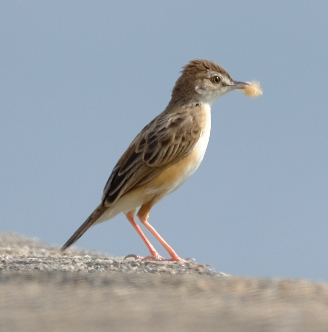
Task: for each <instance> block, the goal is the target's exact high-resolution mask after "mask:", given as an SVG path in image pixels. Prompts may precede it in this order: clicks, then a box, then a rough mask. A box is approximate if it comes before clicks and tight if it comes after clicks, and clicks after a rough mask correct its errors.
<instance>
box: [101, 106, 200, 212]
mask: <svg viewBox="0 0 328 332" xmlns="http://www.w3.org/2000/svg"><path fill="white" fill-rule="evenodd" d="M202 113H203V112H202V109H201V107H200V106H195V107H193V108H192V109H190V107H181V108H180V109H179V110H178V111H175V112H174V113H173V114H172V113H170V112H167V111H164V112H163V113H161V114H160V115H158V116H157V117H156V118H155V119H154V120H153V121H152V122H150V123H149V124H148V125H147V126H146V127H145V128H144V129H143V130H142V131H141V132H140V133H139V135H137V137H136V138H135V139H134V140H133V141H132V143H131V144H130V146H129V148H128V149H127V151H126V152H125V153H124V154H123V156H122V157H121V158H120V160H119V161H118V163H117V164H116V166H115V167H114V169H113V171H112V174H111V175H110V177H109V179H108V181H107V183H106V186H105V188H104V194H103V198H102V199H103V202H104V205H105V206H107V207H108V206H110V205H112V204H114V203H115V202H116V201H117V200H118V199H119V198H120V197H121V196H123V195H124V194H125V193H127V192H128V191H129V190H131V189H133V188H136V187H138V186H140V185H142V184H145V183H147V182H149V181H151V180H152V179H153V178H154V177H155V176H156V175H157V174H159V173H161V172H162V171H163V170H164V169H165V168H166V167H168V166H170V165H172V164H174V163H176V162H178V161H179V160H181V159H182V158H184V157H186V156H187V155H188V154H189V153H190V152H191V151H192V150H193V148H194V146H195V145H196V143H197V141H198V140H199V138H200V136H201V132H202V117H204V115H203V114H202Z"/></svg>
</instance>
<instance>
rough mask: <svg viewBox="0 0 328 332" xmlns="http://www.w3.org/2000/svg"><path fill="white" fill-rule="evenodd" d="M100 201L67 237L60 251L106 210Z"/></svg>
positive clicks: (75, 239) (74, 240)
mask: <svg viewBox="0 0 328 332" xmlns="http://www.w3.org/2000/svg"><path fill="white" fill-rule="evenodd" d="M107 209H108V208H107V207H105V206H104V205H103V204H102V203H101V204H100V205H99V206H98V207H97V208H96V209H95V210H94V211H93V212H92V213H91V215H90V216H89V218H88V219H87V220H86V221H85V222H84V223H83V224H82V225H81V226H80V227H79V228H78V229H77V231H76V232H75V233H74V234H73V235H72V236H71V237H70V238H69V240H68V241H67V242H66V243H65V244H64V245H63V247H62V248H61V249H60V250H61V251H64V250H66V249H67V248H68V247H70V246H71V245H72V244H74V243H75V242H76V241H77V240H78V239H79V238H80V237H81V236H82V235H83V234H84V233H85V232H86V231H87V230H88V229H89V228H90V227H91V226H92V225H93V224H94V223H95V222H96V221H97V220H98V219H99V217H100V216H101V215H102V214H103V213H104V212H105V210H107Z"/></svg>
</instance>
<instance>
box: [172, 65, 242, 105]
mask: <svg viewBox="0 0 328 332" xmlns="http://www.w3.org/2000/svg"><path fill="white" fill-rule="evenodd" d="M181 73H182V74H181V76H180V77H179V79H178V80H177V82H176V83H175V86H174V88H173V92H172V101H171V102H174V103H179V104H181V103H182V104H185V103H192V102H196V103H207V104H210V105H212V104H213V102H214V101H215V100H216V99H217V98H219V97H221V96H222V95H224V94H225V93H227V92H229V91H232V90H236V89H244V87H245V86H246V85H248V83H244V82H237V81H234V80H233V79H232V78H231V76H230V75H229V73H228V72H226V71H225V70H224V69H223V68H222V67H220V66H219V65H217V64H216V63H214V62H213V61H208V60H193V61H190V62H189V63H188V64H187V65H186V66H185V67H184V68H183V70H182V72H181Z"/></svg>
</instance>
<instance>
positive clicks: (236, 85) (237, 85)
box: [230, 81, 249, 90]
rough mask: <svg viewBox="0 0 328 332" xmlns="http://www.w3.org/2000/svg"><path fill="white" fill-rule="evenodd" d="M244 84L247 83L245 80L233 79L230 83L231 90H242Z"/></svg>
mask: <svg viewBox="0 0 328 332" xmlns="http://www.w3.org/2000/svg"><path fill="white" fill-rule="evenodd" d="M246 85H249V84H248V83H245V82H239V81H233V84H232V85H230V88H231V90H243V89H244V88H245V86H246Z"/></svg>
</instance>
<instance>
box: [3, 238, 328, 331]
mask: <svg viewBox="0 0 328 332" xmlns="http://www.w3.org/2000/svg"><path fill="white" fill-rule="evenodd" d="M90 330H94V331H146V332H147V331H191V332H193V331H223V332H226V331H227V332H230V331H234V332H239V331H243V332H271V331H272V332H274V331H286V332H287V331H288V332H293V331H295V332H296V331H297V332H302V331H304V332H305V331H306V332H317V331H318V332H326V331H328V285H327V284H325V283H314V282H310V281H307V280H292V279H255V278H244V277H243V278H242V277H231V276H228V275H225V274H223V273H215V272H214V271H212V270H211V269H210V270H209V269H207V268H206V267H205V266H201V265H196V264H192V263H184V264H180V263H172V262H166V263H163V262H161V263H157V262H138V261H127V260H123V259H122V258H114V257H109V256H104V255H101V254H100V253H95V252H87V251H84V250H78V249H74V250H70V251H68V252H67V254H66V255H61V253H60V252H59V251H58V248H54V247H52V246H50V245H48V244H45V243H41V242H39V241H37V240H34V239H30V238H24V237H20V236H18V235H13V234H7V233H0V331H18V332H19V331H26V332H29V331H34V332H39V331H79V332H84V331H90Z"/></svg>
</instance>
